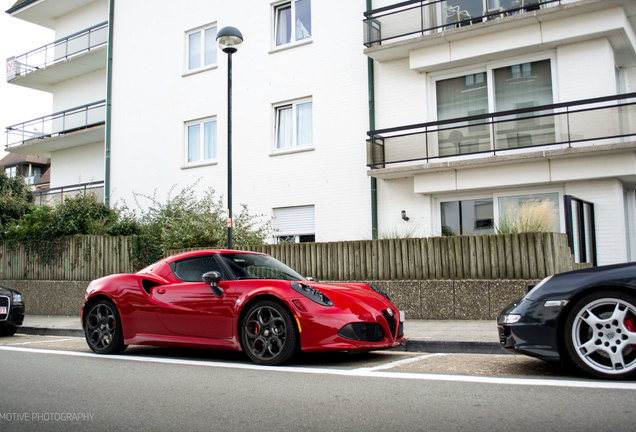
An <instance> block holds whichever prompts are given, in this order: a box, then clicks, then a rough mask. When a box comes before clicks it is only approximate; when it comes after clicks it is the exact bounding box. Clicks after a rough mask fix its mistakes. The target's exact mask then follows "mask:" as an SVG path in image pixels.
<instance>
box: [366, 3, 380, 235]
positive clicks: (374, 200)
mask: <svg viewBox="0 0 636 432" xmlns="http://www.w3.org/2000/svg"><path fill="white" fill-rule="evenodd" d="M372 3H373V0H367V12H369V11H371V10H372V9H373V5H372ZM367 82H368V85H369V130H375V86H374V73H373V59H372V58H371V57H367ZM371 236H372V238H373V239H374V240H376V239H377V238H378V180H377V179H376V178H375V177H371Z"/></svg>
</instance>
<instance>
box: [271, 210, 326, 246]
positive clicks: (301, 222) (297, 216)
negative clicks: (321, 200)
mask: <svg viewBox="0 0 636 432" xmlns="http://www.w3.org/2000/svg"><path fill="white" fill-rule="evenodd" d="M277 212H280V213H281V215H280V216H282V217H283V219H284V221H283V222H279V221H278V220H277V218H276V214H277ZM272 216H273V221H274V228H275V229H276V230H277V231H276V232H275V234H274V240H275V243H280V240H281V238H289V239H292V238H293V240H294V243H300V237H301V236H310V235H313V236H314V239H315V236H316V206H315V204H309V205H300V206H289V207H275V208H273V209H272ZM290 224H291V225H290ZM281 225H282V226H281ZM283 227H286V228H287V229H285V228H283Z"/></svg>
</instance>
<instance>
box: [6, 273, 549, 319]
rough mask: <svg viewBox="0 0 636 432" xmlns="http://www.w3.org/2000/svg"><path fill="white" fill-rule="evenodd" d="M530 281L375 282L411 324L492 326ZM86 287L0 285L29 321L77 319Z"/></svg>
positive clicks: (68, 283)
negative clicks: (14, 295) (13, 292)
mask: <svg viewBox="0 0 636 432" xmlns="http://www.w3.org/2000/svg"><path fill="white" fill-rule="evenodd" d="M536 282H537V281H528V280H461V281H453V280H426V281H371V283H373V284H375V285H376V286H377V287H378V288H380V289H381V290H383V291H385V292H386V293H387V294H389V296H390V297H391V300H393V302H394V303H395V305H396V306H397V307H398V308H400V309H402V310H404V311H406V317H407V319H419V320H490V319H494V318H495V317H496V316H497V314H498V313H499V312H500V311H501V310H502V309H503V308H504V307H505V306H506V305H508V304H510V303H512V302H513V301H515V300H517V299H519V298H521V297H522V296H523V295H524V294H525V293H526V292H527V291H528V285H532V284H534V283H536ZM88 283H89V282H88V281H16V280H0V285H2V286H6V287H9V288H15V289H17V290H18V291H20V292H21V293H22V295H23V296H24V301H25V304H26V312H27V314H31V315H79V313H80V309H81V307H82V304H83V302H84V292H85V290H86V287H87V286H88Z"/></svg>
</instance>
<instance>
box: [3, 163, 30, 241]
mask: <svg viewBox="0 0 636 432" xmlns="http://www.w3.org/2000/svg"><path fill="white" fill-rule="evenodd" d="M32 203H33V195H31V192H30V191H29V189H28V188H27V185H26V184H25V183H24V181H23V180H22V178H18V177H14V178H9V177H7V175H6V174H5V173H4V172H0V230H1V231H2V232H4V230H5V229H6V227H7V226H8V225H9V224H11V223H12V222H13V221H15V220H18V219H20V218H22V217H23V216H24V215H25V214H27V213H28V212H29V211H31V209H32Z"/></svg>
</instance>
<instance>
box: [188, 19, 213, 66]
mask: <svg viewBox="0 0 636 432" xmlns="http://www.w3.org/2000/svg"><path fill="white" fill-rule="evenodd" d="M187 44H188V59H187V63H188V72H191V71H196V70H199V69H205V68H208V67H211V66H215V65H216V25H213V26H209V27H205V28H202V29H198V30H194V31H191V32H189V33H188V34H187Z"/></svg>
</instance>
